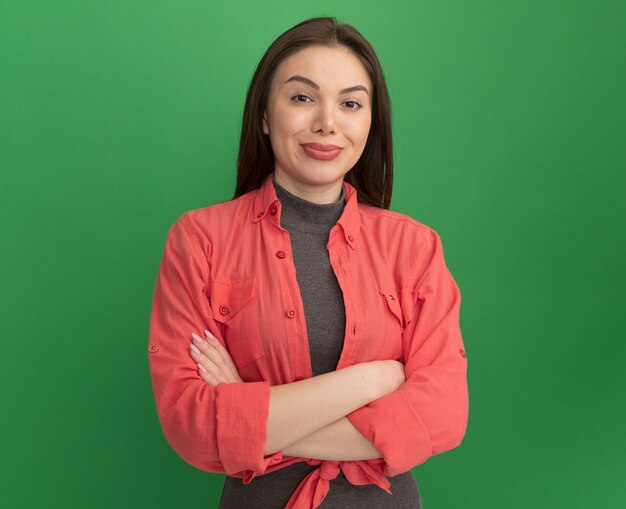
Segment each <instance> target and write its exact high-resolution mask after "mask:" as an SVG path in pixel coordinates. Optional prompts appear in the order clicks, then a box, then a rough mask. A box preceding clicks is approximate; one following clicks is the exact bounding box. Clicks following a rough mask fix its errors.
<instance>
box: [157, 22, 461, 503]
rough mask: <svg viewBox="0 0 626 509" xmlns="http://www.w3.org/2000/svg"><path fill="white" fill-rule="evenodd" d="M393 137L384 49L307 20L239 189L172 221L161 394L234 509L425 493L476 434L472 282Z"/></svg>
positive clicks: (270, 84) (253, 87) (252, 123)
mask: <svg viewBox="0 0 626 509" xmlns="http://www.w3.org/2000/svg"><path fill="white" fill-rule="evenodd" d="M391 141H392V140H391V113H390V105H389V97H388V92H387V87H386V85H385V81H384V77H383V73H382V70H381V67H380V64H379V62H378V59H377V57H376V55H375V53H374V50H373V49H372V47H371V46H370V44H369V43H368V42H367V41H366V40H365V39H364V38H363V36H362V35H361V34H360V33H359V32H358V31H356V30H355V29H354V28H353V27H351V26H350V25H346V24H337V22H336V20H335V19H334V18H314V19H310V20H307V21H304V22H302V23H300V24H298V25H296V26H294V27H293V28H291V29H290V30H288V31H286V32H285V33H283V34H282V35H281V36H280V37H279V38H278V39H276V41H274V42H273V43H272V45H271V46H270V47H269V49H268V50H267V51H266V53H265V55H264V56H263V58H262V59H261V62H260V63H259V65H258V67H257V69H256V72H255V73H254V76H253V78H252V82H251V84H250V87H249V90H248V96H247V100H246V105H245V111H244V116H243V128H242V132H241V143H240V152H239V160H238V174H237V188H236V192H235V197H234V199H233V200H231V201H228V202H225V203H220V204H216V205H212V206H209V207H206V208H202V209H197V210H191V211H188V212H186V213H184V214H183V215H182V216H181V217H180V218H179V220H178V221H177V222H176V223H175V224H174V225H173V226H172V227H171V229H170V231H169V234H168V237H167V241H166V245H165V249H164V253H163V258H162V261H161V267H160V270H159V274H158V278H157V284H156V289H155V294H154V302H153V308H152V315H151V323H150V337H149V345H148V346H149V361H150V370H151V376H152V383H153V389H154V395H155V400H156V405H157V411H158V415H159V419H160V422H161V426H162V429H163V432H164V435H165V437H166V438H167V440H168V442H169V443H170V445H171V446H172V447H173V448H174V449H175V450H176V452H177V453H178V454H179V455H180V456H181V457H182V458H183V459H184V460H186V461H187V462H189V463H190V464H192V465H194V466H196V467H197V468H200V469H202V470H205V471H208V472H220V473H225V474H227V477H226V482H225V484H224V489H223V493H222V497H221V502H220V508H223V509H231V508H233V509H234V508H237V509H240V508H245V507H254V508H283V507H288V508H305V507H306V508H315V507H319V506H322V507H327V508H333V507H336V508H348V507H355V508H357V507H358V508H362V507H367V508H382V507H393V508H395V509H401V508H418V507H422V505H421V499H420V494H419V490H418V486H417V483H416V482H415V479H414V477H413V475H412V473H411V469H412V468H413V467H415V466H416V465H419V464H421V463H423V462H424V461H426V460H427V459H428V458H429V457H430V456H432V455H434V454H438V453H442V452H445V451H447V450H450V449H452V448H454V447H456V446H457V445H459V443H460V442H461V440H462V438H463V436H464V434H465V429H466V424H467V416H468V393H467V382H466V369H467V365H466V355H465V351H464V346H463V340H462V338H461V333H460V330H459V320H458V319H459V305H460V294H459V290H458V288H457V285H456V284H455V282H454V280H453V278H452V276H451V275H450V273H449V271H448V269H447V268H446V265H445V261H444V257H443V251H442V246H441V241H440V238H439V236H438V235H437V233H435V232H434V231H433V230H432V229H430V228H429V227H427V226H425V225H424V224H422V223H419V222H418V221H415V220H413V219H411V218H410V217H408V216H406V215H402V214H399V213H395V212H391V211H389V210H388V207H389V203H390V199H391V189H392V166H393V164H392V143H391Z"/></svg>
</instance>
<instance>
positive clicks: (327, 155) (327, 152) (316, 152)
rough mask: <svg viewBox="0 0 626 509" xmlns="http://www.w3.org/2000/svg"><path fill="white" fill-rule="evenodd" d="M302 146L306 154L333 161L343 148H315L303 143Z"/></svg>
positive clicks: (314, 157) (320, 159)
mask: <svg viewBox="0 0 626 509" xmlns="http://www.w3.org/2000/svg"><path fill="white" fill-rule="evenodd" d="M301 147H302V150H303V151H304V153H305V154H306V155H308V156H309V157H312V158H313V159H317V160H319V161H331V160H333V159H335V158H336V157H337V156H338V155H339V154H341V150H342V149H341V148H335V149H333V148H331V149H324V150H320V149H318V148H313V147H311V146H309V145H301Z"/></svg>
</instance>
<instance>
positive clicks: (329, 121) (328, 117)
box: [313, 106, 336, 133]
mask: <svg viewBox="0 0 626 509" xmlns="http://www.w3.org/2000/svg"><path fill="white" fill-rule="evenodd" d="M335 129H336V125H335V111H334V110H333V108H332V106H322V107H320V108H319V110H318V114H317V117H316V119H315V125H314V126H313V131H315V132H318V131H322V132H324V133H333V132H335Z"/></svg>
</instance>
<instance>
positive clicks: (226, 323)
mask: <svg viewBox="0 0 626 509" xmlns="http://www.w3.org/2000/svg"><path fill="white" fill-rule="evenodd" d="M210 304H211V312H212V314H213V319H214V320H215V322H216V323H217V325H218V327H219V328H220V332H221V334H222V338H223V339H224V343H225V346H226V349H227V350H228V353H229V354H230V356H231V358H232V359H233V362H234V364H235V366H236V367H237V370H238V372H239V376H241V377H242V378H244V371H245V368H246V366H247V365H248V364H250V363H251V362H252V361H254V360H256V359H258V358H259V357H261V356H263V355H264V353H265V352H264V351H263V345H262V343H261V336H260V328H259V316H258V292H257V281H256V278H255V277H249V278H244V279H231V280H213V281H212V282H211V297H210Z"/></svg>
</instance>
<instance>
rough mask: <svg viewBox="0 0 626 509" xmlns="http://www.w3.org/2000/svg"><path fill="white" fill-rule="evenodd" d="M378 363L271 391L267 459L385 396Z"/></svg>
mask: <svg viewBox="0 0 626 509" xmlns="http://www.w3.org/2000/svg"><path fill="white" fill-rule="evenodd" d="M375 362H378V361H373V362H364V363H361V364H355V365H353V366H348V367H346V368H343V369H340V370H338V371H331V372H329V373H324V374H322V375H318V376H314V377H312V378H308V379H306V380H300V381H298V382H293V383H289V384H284V385H276V386H273V387H271V388H270V405H269V417H268V420H267V437H266V440H265V455H269V454H273V453H274V452H276V451H279V450H283V449H284V448H285V447H288V446H289V445H291V444H294V443H296V442H298V441H300V440H302V439H303V438H305V437H307V436H308V435H311V434H312V433H314V432H316V431H318V430H320V429H322V428H324V427H326V426H328V425H329V424H332V423H333V422H335V421H337V420H339V419H341V418H342V417H344V416H345V415H347V414H349V413H350V412H352V411H354V410H356V409H357V408H360V407H362V406H363V405H367V404H368V403H370V402H371V401H374V400H375V399H378V398H379V397H381V396H382V395H384V392H381V391H382V390H383V389H382V388H381V386H380V385H381V384H380V377H378V376H376V374H377V371H376V368H377V366H374V363H375Z"/></svg>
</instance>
